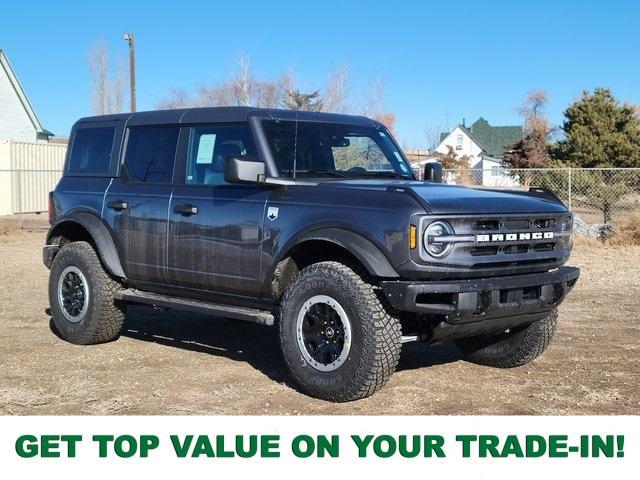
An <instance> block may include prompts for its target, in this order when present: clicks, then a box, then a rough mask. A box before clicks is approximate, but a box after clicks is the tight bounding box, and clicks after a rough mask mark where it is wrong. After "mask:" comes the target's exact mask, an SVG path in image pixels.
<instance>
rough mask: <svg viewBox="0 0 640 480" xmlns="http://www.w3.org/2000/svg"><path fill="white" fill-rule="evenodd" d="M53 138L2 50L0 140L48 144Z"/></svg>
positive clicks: (0, 65)
mask: <svg viewBox="0 0 640 480" xmlns="http://www.w3.org/2000/svg"><path fill="white" fill-rule="evenodd" d="M52 136H53V133H51V132H49V131H48V130H45V129H44V128H43V126H42V124H41V123H40V120H38V117H37V116H36V113H35V111H34V110H33V107H32V106H31V103H30V102H29V100H28V99H27V96H26V94H25V92H24V90H23V89H22V86H21V85H20V82H19V81H18V77H16V74H15V73H14V71H13V69H12V68H11V65H10V64H9V60H8V59H7V57H6V55H5V54H4V52H3V51H2V50H0V140H13V141H18V142H47V141H48V140H49V138H50V137H52Z"/></svg>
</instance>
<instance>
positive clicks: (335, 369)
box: [279, 262, 401, 402]
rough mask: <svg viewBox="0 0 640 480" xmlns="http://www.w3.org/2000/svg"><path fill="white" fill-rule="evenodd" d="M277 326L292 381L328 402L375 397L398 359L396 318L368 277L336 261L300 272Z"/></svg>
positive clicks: (287, 292) (316, 265)
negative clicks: (373, 395) (375, 393)
mask: <svg viewBox="0 0 640 480" xmlns="http://www.w3.org/2000/svg"><path fill="white" fill-rule="evenodd" d="M279 327H280V345H281V348H282V353H283V355H284V359H285V363H286V364H287V366H288V368H289V371H290V372H291V375H292V377H293V378H294V380H295V381H296V383H297V384H298V385H299V386H300V388H301V389H302V390H303V391H304V392H305V393H307V394H309V395H311V396H313V397H317V398H322V399H325V400H331V401H334V402H345V401H350V400H356V399H359V398H364V397H368V396H369V395H372V394H373V393H374V392H376V391H377V390H379V389H380V388H381V387H382V386H383V385H384V384H385V382H386V381H387V380H388V378H389V377H390V376H391V374H392V373H393V372H394V371H395V368H396V366H397V364H398V359H399V357H400V348H401V330H400V322H399V320H398V318H397V317H396V316H395V315H394V314H393V313H391V312H390V311H389V310H388V309H387V308H386V306H385V305H384V304H383V299H381V298H380V297H379V296H378V292H377V291H376V289H375V288H374V287H373V285H371V284H370V283H369V282H368V281H367V280H366V276H365V275H361V274H359V273H356V271H354V270H353V269H351V268H349V267H347V266H346V265H343V264H341V263H338V262H322V263H317V264H314V265H311V266H309V267H307V268H305V269H303V270H302V271H301V272H300V274H299V275H298V276H297V277H296V278H295V279H294V280H293V282H292V283H291V284H290V285H289V287H288V288H287V290H286V292H285V294H284V297H283V300H282V309H281V315H280V325H279Z"/></svg>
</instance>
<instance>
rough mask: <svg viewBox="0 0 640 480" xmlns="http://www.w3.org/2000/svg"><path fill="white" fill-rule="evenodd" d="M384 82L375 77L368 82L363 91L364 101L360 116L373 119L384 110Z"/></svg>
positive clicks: (380, 78)
mask: <svg viewBox="0 0 640 480" xmlns="http://www.w3.org/2000/svg"><path fill="white" fill-rule="evenodd" d="M384 90H385V86H384V80H383V79H382V77H379V76H376V77H373V78H372V79H371V80H370V81H369V85H367V87H366V89H365V92H364V94H365V101H364V105H363V106H362V109H361V111H362V114H363V115H364V116H367V117H375V116H376V115H379V114H381V113H383V110H384Z"/></svg>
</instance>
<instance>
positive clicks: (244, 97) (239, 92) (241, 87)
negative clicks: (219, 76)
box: [230, 53, 255, 106]
mask: <svg viewBox="0 0 640 480" xmlns="http://www.w3.org/2000/svg"><path fill="white" fill-rule="evenodd" d="M230 83H231V87H232V91H233V99H234V102H235V103H236V105H244V106H250V105H252V103H253V98H252V97H253V90H254V85H255V78H254V77H253V75H252V73H251V59H250V58H249V56H248V55H246V54H244V53H240V54H239V55H238V57H237V58H236V70H235V71H234V72H233V75H232V76H231V80H230Z"/></svg>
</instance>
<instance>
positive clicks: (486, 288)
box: [381, 267, 580, 340]
mask: <svg viewBox="0 0 640 480" xmlns="http://www.w3.org/2000/svg"><path fill="white" fill-rule="evenodd" d="M579 276H580V269H578V268H575V267H560V268H558V269H557V270H553V271H551V272H544V273H535V274H528V275H512V276H506V277H492V278H477V279H468V280H451V281H437V282H419V281H384V282H381V287H382V290H383V292H384V294H385V296H386V297H387V299H388V300H389V302H390V303H391V305H392V306H393V307H394V308H396V309H397V310H400V311H402V312H415V313H421V314H426V315H431V316H434V318H435V319H437V320H439V321H440V323H438V324H437V326H436V328H434V331H433V332H432V340H450V339H453V338H458V337H462V336H474V335H482V334H491V333H492V332H496V331H504V330H505V329H508V328H514V327H516V326H520V325H522V324H528V323H532V322H534V321H536V320H539V319H541V318H544V316H545V315H546V314H547V313H548V312H549V311H551V310H553V309H554V308H556V307H557V306H558V305H559V304H560V303H561V302H562V300H564V297H565V296H566V295H567V293H569V291H570V290H571V289H572V288H573V286H574V285H575V283H576V281H577V280H578V277H579Z"/></svg>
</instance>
